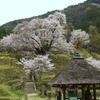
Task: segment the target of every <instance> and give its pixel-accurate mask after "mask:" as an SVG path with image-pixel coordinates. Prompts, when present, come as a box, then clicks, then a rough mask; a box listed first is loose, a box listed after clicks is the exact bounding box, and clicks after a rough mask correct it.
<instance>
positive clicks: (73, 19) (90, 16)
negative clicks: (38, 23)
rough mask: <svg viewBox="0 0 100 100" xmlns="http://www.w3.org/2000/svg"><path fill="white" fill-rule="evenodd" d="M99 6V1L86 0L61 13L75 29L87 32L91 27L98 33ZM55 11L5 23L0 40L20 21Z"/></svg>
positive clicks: (99, 24) (42, 16) (44, 15)
mask: <svg viewBox="0 0 100 100" xmlns="http://www.w3.org/2000/svg"><path fill="white" fill-rule="evenodd" d="M99 4H100V0H87V1H86V2H84V3H81V4H78V5H73V6H69V7H67V8H64V9H63V10H61V12H63V13H65V14H66V18H67V22H68V23H71V24H72V26H73V28H75V29H82V30H85V31H86V32H88V29H89V26H90V25H93V26H96V27H97V28H98V29H99V31H100V17H99V16H100V8H99V7H98V6H97V5H99ZM55 11H57V10H55ZM55 11H51V12H47V13H45V14H43V15H39V16H33V17H31V18H26V19H20V20H14V21H12V22H9V23H6V24H4V25H2V26H1V27H0V38H2V36H4V35H6V33H5V31H8V32H7V34H9V33H11V31H12V29H13V28H14V27H15V26H16V25H17V24H18V23H21V22H22V21H30V20H31V19H34V18H36V17H39V18H46V17H47V16H48V15H49V14H53V13H54V12H55ZM3 31H4V32H3Z"/></svg>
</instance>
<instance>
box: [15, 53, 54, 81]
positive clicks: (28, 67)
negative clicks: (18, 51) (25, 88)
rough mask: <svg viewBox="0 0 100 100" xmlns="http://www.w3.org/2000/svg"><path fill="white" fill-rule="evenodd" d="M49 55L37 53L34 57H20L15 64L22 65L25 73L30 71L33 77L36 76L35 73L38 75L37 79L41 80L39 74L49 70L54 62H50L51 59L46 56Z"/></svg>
mask: <svg viewBox="0 0 100 100" xmlns="http://www.w3.org/2000/svg"><path fill="white" fill-rule="evenodd" d="M48 56H49V55H47V54H46V55H37V56H36V57H35V58H34V59H29V60H28V59H25V58H22V59H20V61H18V62H17V64H20V65H22V66H23V69H24V70H25V72H26V74H29V73H31V72H32V74H33V76H34V78H36V76H35V75H36V73H37V75H39V79H40V80H41V75H42V73H43V72H46V71H48V70H51V69H53V68H54V64H53V63H51V59H49V58H48Z"/></svg>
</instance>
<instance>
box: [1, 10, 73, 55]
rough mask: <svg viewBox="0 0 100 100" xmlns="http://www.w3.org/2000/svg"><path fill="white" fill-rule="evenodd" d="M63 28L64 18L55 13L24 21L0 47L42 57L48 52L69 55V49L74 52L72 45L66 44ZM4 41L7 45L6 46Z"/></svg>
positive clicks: (4, 39) (60, 14)
mask: <svg viewBox="0 0 100 100" xmlns="http://www.w3.org/2000/svg"><path fill="white" fill-rule="evenodd" d="M65 26H66V16H65V15H64V14H62V13H60V12H55V13H54V14H51V15H49V16H48V17H47V18H45V19H39V18H36V19H33V20H31V21H30V22H27V21H24V22H22V23H20V24H18V25H17V26H16V27H15V28H14V29H13V34H12V35H10V36H7V37H4V38H3V40H1V41H0V46H1V47H2V49H4V47H5V49H8V47H9V49H11V50H15V51H16V50H24V51H25V50H26V51H29V50H30V51H31V50H32V51H33V50H35V51H37V54H43V55H45V54H46V51H49V50H56V51H59V50H60V51H63V50H64V51H66V52H68V53H69V52H70V50H69V47H70V49H71V51H73V52H74V48H73V46H72V44H69V43H67V40H66V37H65V35H66V34H67V30H65V29H64V27H65ZM9 38H10V40H9ZM5 41H7V42H8V43H7V44H6V42H5ZM62 45H63V46H62ZM70 45H71V46H70ZM6 46H7V47H6ZM63 47H65V48H63ZM62 48H63V49H62Z"/></svg>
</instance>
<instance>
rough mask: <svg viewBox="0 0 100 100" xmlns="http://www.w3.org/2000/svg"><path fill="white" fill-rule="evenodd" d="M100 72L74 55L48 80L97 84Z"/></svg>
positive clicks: (51, 82) (61, 82) (54, 83)
mask: <svg viewBox="0 0 100 100" xmlns="http://www.w3.org/2000/svg"><path fill="white" fill-rule="evenodd" d="M98 83H100V72H99V71H98V70H97V69H96V68H94V67H93V66H91V65H90V64H88V63H87V62H86V61H85V60H84V58H82V57H80V56H79V55H78V56H75V57H74V58H73V59H72V60H71V61H70V62H69V63H68V64H67V65H66V66H65V67H64V68H63V70H61V71H60V72H59V73H58V74H57V75H56V76H55V77H54V78H53V79H52V80H51V81H50V82H49V84H50V85H56V84H60V85H61V84H98Z"/></svg>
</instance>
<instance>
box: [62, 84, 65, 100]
mask: <svg viewBox="0 0 100 100" xmlns="http://www.w3.org/2000/svg"><path fill="white" fill-rule="evenodd" d="M65 90H66V86H65V85H62V93H63V97H62V100H66V95H65Z"/></svg>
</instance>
